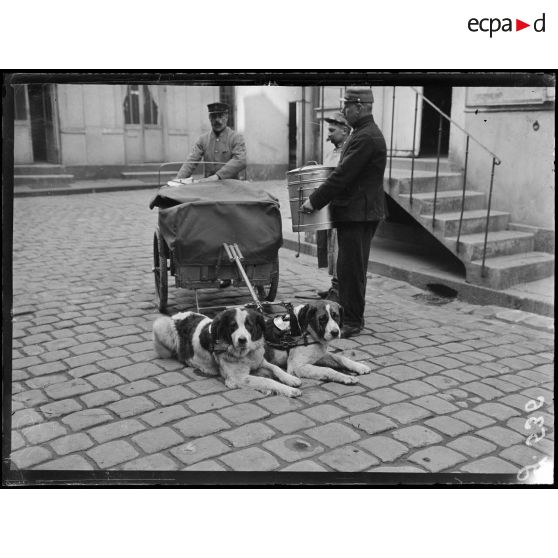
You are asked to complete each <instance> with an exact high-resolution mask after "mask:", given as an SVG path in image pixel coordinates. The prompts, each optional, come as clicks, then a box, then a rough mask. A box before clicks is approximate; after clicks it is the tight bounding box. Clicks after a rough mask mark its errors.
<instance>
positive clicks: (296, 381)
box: [285, 376, 302, 387]
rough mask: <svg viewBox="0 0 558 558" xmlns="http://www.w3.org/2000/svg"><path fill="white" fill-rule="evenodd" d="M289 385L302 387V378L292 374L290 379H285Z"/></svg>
mask: <svg viewBox="0 0 558 558" xmlns="http://www.w3.org/2000/svg"><path fill="white" fill-rule="evenodd" d="M285 383H286V384H287V385H288V386H291V387H300V386H301V385H302V380H301V379H300V378H297V377H296V376H290V377H289V379H288V380H286V381H285Z"/></svg>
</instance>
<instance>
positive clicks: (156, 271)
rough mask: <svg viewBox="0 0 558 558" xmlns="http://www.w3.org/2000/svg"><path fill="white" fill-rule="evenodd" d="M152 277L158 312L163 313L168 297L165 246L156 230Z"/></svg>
mask: <svg viewBox="0 0 558 558" xmlns="http://www.w3.org/2000/svg"><path fill="white" fill-rule="evenodd" d="M153 277H154V278H155V292H156V293H157V300H158V303H159V312H161V313H165V312H166V310H167V299H168V275H167V247H166V245H165V241H164V240H163V236H162V235H161V233H160V232H159V231H158V230H157V231H155V234H154V235H153Z"/></svg>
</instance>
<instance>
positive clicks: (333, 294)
mask: <svg viewBox="0 0 558 558" xmlns="http://www.w3.org/2000/svg"><path fill="white" fill-rule="evenodd" d="M324 121H325V122H327V141H330V142H331V143H332V144H333V149H332V150H331V151H328V153H327V154H326V155H325V157H324V161H323V162H324V165H326V166H328V167H336V166H337V165H338V163H339V159H340V158H341V153H342V152H343V148H344V147H345V145H346V143H347V140H348V139H349V134H350V133H351V127H350V126H349V123H348V122H347V120H346V119H345V117H344V116H343V114H342V113H341V112H335V113H333V114H332V115H331V116H327V117H326V118H324ZM316 243H317V247H318V254H324V255H325V254H327V271H328V273H329V274H330V275H331V286H330V288H329V289H328V290H327V291H319V292H318V295H319V296H320V297H321V298H327V299H328V300H333V301H334V302H339V281H338V280H337V254H338V252H339V250H338V246H337V229H329V230H327V231H317V234H316ZM318 267H321V264H318ZM324 267H325V266H324Z"/></svg>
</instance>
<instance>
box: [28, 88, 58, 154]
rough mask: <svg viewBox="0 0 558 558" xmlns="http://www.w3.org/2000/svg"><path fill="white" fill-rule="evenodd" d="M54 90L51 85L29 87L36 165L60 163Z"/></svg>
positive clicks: (32, 142)
mask: <svg viewBox="0 0 558 558" xmlns="http://www.w3.org/2000/svg"><path fill="white" fill-rule="evenodd" d="M52 88H53V85H51V84H36V83H30V84H29V85H28V86H27V95H28V100H29V122H30V125H31V145H32V148H33V161H34V162H35V163H58V162H59V161H58V142H57V137H56V122H55V119H54V111H55V99H54V95H53V91H52Z"/></svg>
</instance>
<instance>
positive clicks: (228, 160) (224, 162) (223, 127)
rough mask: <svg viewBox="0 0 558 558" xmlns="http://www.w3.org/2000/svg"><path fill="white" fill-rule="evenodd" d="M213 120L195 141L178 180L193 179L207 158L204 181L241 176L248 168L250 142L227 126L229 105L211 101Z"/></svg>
mask: <svg viewBox="0 0 558 558" xmlns="http://www.w3.org/2000/svg"><path fill="white" fill-rule="evenodd" d="M207 108H208V110H209V122H210V123H211V131H210V132H206V133H205V134H202V135H201V136H200V137H199V138H198V139H197V140H196V142H195V143H194V146H193V147H192V150H191V151H190V154H189V155H188V159H187V160H186V162H185V163H184V164H183V165H182V167H180V170H179V171H178V174H177V175H176V178H177V179H181V178H189V177H190V176H192V172H193V171H194V169H195V168H196V165H197V164H198V161H200V160H201V159H202V157H203V160H204V161H207V162H206V163H205V164H204V178H202V179H201V180H200V182H211V181H214V180H224V179H225V178H238V174H239V173H240V172H241V171H243V170H244V169H245V168H246V145H245V143H244V138H243V137H242V135H241V134H239V133H238V132H235V131H234V130H232V129H231V128H229V127H228V126H227V122H228V118H229V105H227V104H226V103H210V104H209V105H207Z"/></svg>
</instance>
